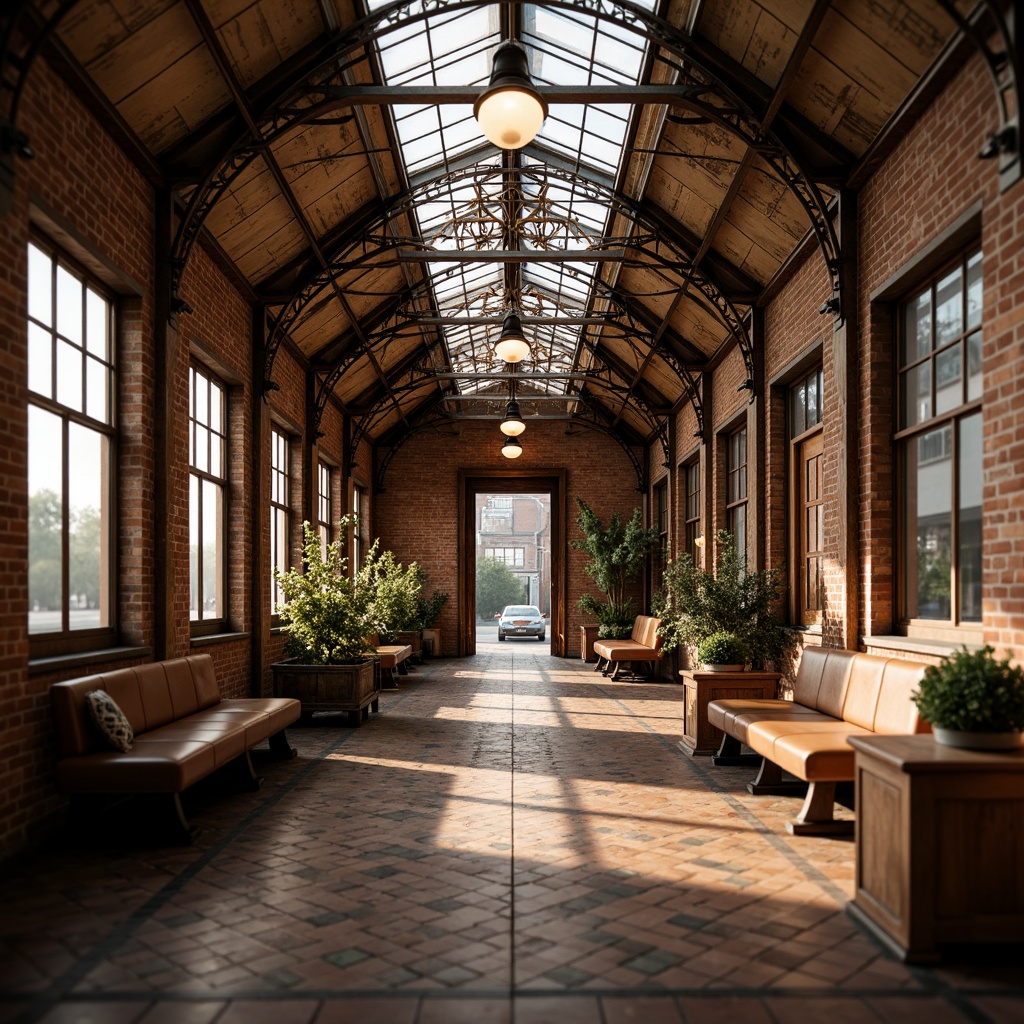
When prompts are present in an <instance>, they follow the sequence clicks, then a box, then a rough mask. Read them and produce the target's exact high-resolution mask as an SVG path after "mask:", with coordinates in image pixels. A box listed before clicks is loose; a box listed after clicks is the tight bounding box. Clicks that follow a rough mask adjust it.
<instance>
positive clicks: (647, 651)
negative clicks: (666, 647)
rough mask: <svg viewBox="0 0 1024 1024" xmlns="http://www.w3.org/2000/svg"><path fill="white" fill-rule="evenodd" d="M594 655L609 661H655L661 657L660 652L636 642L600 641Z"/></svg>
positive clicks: (596, 645)
mask: <svg viewBox="0 0 1024 1024" xmlns="http://www.w3.org/2000/svg"><path fill="white" fill-rule="evenodd" d="M594 653H595V654H598V655H600V656H601V657H602V658H605V659H607V660H608V661H654V659H655V658H660V657H661V652H660V651H655V650H653V649H652V648H650V647H648V646H647V645H646V644H641V643H637V641H636V640H598V641H597V642H596V643H595V644H594Z"/></svg>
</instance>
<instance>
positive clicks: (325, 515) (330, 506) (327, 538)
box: [316, 458, 336, 558]
mask: <svg viewBox="0 0 1024 1024" xmlns="http://www.w3.org/2000/svg"><path fill="white" fill-rule="evenodd" d="M335 472H336V471H335V468H334V466H332V465H331V463H329V462H328V461H327V460H326V459H323V458H318V459H317V466H316V528H317V532H318V533H319V535H320V553H321V554H322V555H323V556H324V557H325V558H326V557H327V546H328V545H329V544H331V543H332V542H333V541H334V540H335V525H334V477H335ZM325 474H326V479H325ZM325 485H326V489H325Z"/></svg>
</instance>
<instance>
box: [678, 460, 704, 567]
mask: <svg viewBox="0 0 1024 1024" xmlns="http://www.w3.org/2000/svg"><path fill="white" fill-rule="evenodd" d="M681 468H682V471H683V473H682V475H683V535H684V541H683V545H684V550H685V551H686V553H687V554H688V555H689V556H690V558H691V559H692V560H693V564H694V565H695V566H697V567H700V566H701V565H703V561H704V558H703V556H704V544H703V538H704V533H703V530H702V529H701V521H702V519H703V512H704V509H703V507H702V505H701V501H702V498H701V495H702V494H703V489H704V488H703V481H702V479H701V473H700V456H699V455H698V456H696V458H693V459H690V460H689V462H684V463H683V465H682V467H681ZM694 482H696V487H695V488H694V487H693V486H692V485H693V483H694ZM698 540H700V541H701V543H698Z"/></svg>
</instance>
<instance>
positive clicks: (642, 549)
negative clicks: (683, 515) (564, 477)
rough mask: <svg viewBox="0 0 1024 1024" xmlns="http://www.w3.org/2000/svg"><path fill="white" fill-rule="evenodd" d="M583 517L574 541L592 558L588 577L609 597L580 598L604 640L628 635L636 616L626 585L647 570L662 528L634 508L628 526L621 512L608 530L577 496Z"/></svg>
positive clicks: (613, 518)
mask: <svg viewBox="0 0 1024 1024" xmlns="http://www.w3.org/2000/svg"><path fill="white" fill-rule="evenodd" d="M576 504H577V505H578V506H579V516H578V517H577V518H576V525H577V526H579V528H580V532H581V533H582V534H583V539H582V540H574V541H572V542H571V543H572V547H573V548H575V549H576V550H577V551H585V552H586V553H587V554H588V555H589V556H590V561H589V562H588V563H587V564H586V566H584V569H585V571H586V573H587V575H588V576H590V578H591V579H592V580H593V581H594V583H596V584H597V588H598V589H599V590H600V591H601V593H603V594H604V595H605V597H606V600H605V601H599V600H597V598H595V597H594V596H593V595H591V594H584V595H583V596H582V597H580V600H579V607H580V608H581V609H582V610H583V611H584V612H586V613H587V614H588V615H593V616H595V617H596V618H597V621H598V623H599V627H600V628H599V629H598V634H597V635H598V636H599V637H600V638H601V639H610V640H616V639H620V638H623V637H628V636H629V634H630V632H631V631H632V629H633V620H634V618H635V617H636V612H635V611H634V606H633V599H632V598H630V597H627V596H626V586H627V584H629V583H631V582H632V581H633V580H635V579H637V578H638V577H639V575H640V573H641V572H643V568H644V565H645V564H646V561H647V555H648V553H649V552H650V550H651V549H652V548H653V547H654V546H655V544H657V543H658V531H657V530H656V529H654V528H653V527H645V526H644V525H643V512H642V510H641V509H640V508H639V507H637V508H634V509H633V513H632V515H631V516H630V517H629V519H628V520H627V522H626V523H625V525H623V522H622V518H621V516H620V515H619V513H618V512H616V513H614V514H613V515H612V517H611V519H610V520H609V523H608V528H607V529H605V528H604V526H602V524H601V520H600V519H599V518H598V516H597V513H596V512H594V510H593V509H592V508H591V507H590V506H589V505H588V504H587V503H586V502H585V501H584V500H583V499H582V498H579V497H578V498H577V499H576Z"/></svg>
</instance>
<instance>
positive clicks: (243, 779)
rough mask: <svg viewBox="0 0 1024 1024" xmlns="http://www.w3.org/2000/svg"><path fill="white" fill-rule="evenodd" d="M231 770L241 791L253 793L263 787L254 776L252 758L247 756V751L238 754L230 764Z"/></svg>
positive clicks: (261, 781) (256, 776)
mask: <svg viewBox="0 0 1024 1024" xmlns="http://www.w3.org/2000/svg"><path fill="white" fill-rule="evenodd" d="M231 769H232V771H234V773H235V775H236V776H237V777H238V782H239V785H240V786H241V788H242V789H248V790H250V791H251V792H253V793H255V792H256V791H257V790H258V789H259V788H260V786H262V785H263V780H262V779H261V778H260V777H259V776H258V775H257V774H256V769H255V768H253V766H252V758H251V757H250V756H249V751H248V750H247V751H246V752H245V753H244V754H239V756H238V757H236V758H235V759H234V760H233V761H232V762H231Z"/></svg>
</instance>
